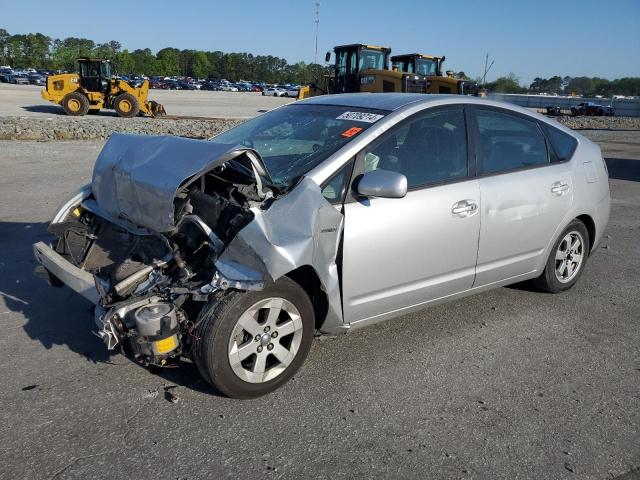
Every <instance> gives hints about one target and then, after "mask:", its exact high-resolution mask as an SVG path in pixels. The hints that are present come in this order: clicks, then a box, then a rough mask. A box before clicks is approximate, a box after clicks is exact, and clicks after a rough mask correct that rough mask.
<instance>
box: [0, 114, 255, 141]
mask: <svg viewBox="0 0 640 480" xmlns="http://www.w3.org/2000/svg"><path fill="white" fill-rule="evenodd" d="M243 121H244V120H239V119H226V120H225V119H211V120H169V119H156V118H143V117H138V118H118V117H105V118H96V117H93V116H92V117H81V118H70V117H55V118H50V119H47V118H23V117H3V118H0V140H95V139H105V138H107V137H109V135H111V134H112V133H114V132H126V133H145V134H148V135H178V136H181V137H190V138H209V137H212V136H213V135H215V134H218V133H220V132H223V131H224V130H227V129H229V128H231V127H234V126H235V125H238V124H239V123H241V122H243Z"/></svg>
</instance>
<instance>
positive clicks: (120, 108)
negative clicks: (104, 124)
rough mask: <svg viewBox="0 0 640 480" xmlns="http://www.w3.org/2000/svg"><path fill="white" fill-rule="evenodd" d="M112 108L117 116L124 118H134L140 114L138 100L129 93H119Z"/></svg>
mask: <svg viewBox="0 0 640 480" xmlns="http://www.w3.org/2000/svg"><path fill="white" fill-rule="evenodd" d="M113 108H114V109H115V111H116V112H117V113H118V115H119V116H121V117H124V118H131V117H135V116H136V115H138V113H140V104H139V103H138V99H137V98H136V97H134V96H133V95H131V94H130V93H121V94H120V95H118V96H117V97H116V99H115V100H114V102H113Z"/></svg>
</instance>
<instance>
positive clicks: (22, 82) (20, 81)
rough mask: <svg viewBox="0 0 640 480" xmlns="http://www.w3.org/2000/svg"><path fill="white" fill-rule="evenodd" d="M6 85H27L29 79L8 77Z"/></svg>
mask: <svg viewBox="0 0 640 480" xmlns="http://www.w3.org/2000/svg"><path fill="white" fill-rule="evenodd" d="M8 78H9V81H8V83H13V84H15V85H29V79H28V78H27V77H26V76H24V75H9V77H8Z"/></svg>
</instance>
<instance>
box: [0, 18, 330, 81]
mask: <svg viewBox="0 0 640 480" xmlns="http://www.w3.org/2000/svg"><path fill="white" fill-rule="evenodd" d="M89 56H91V57H99V58H106V59H109V60H111V62H112V65H113V67H114V68H115V70H116V72H117V73H118V74H122V75H142V74H144V75H148V76H167V77H170V76H183V77H193V78H209V77H210V78H225V79H227V80H231V81H237V80H241V79H243V80H260V81H264V82H268V83H286V82H296V83H310V82H312V81H315V80H317V79H319V78H321V77H322V75H323V73H324V72H325V67H323V66H322V65H318V64H313V63H305V62H298V63H295V64H289V63H287V61H286V60H285V59H284V58H278V57H274V56H272V55H253V54H251V53H224V52H220V51H202V50H189V49H186V50H179V49H177V48H163V49H162V50H160V51H158V52H157V53H155V54H154V53H153V52H152V51H151V50H150V49H148V48H144V49H137V50H134V51H132V52H130V51H129V50H127V49H123V48H122V45H121V44H120V42H117V41H115V40H112V41H110V42H106V43H95V42H94V41H93V40H89V39H86V38H75V37H69V38H65V39H62V40H61V39H52V38H51V37H48V36H46V35H43V34H41V33H29V34H16V35H11V34H10V33H9V32H7V31H6V30H5V29H0V65H11V66H12V67H15V68H30V67H31V68H44V69H49V70H64V71H75V70H77V64H76V59H77V58H78V57H89Z"/></svg>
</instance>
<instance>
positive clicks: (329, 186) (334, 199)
mask: <svg viewBox="0 0 640 480" xmlns="http://www.w3.org/2000/svg"><path fill="white" fill-rule="evenodd" d="M352 166H353V161H351V162H348V163H347V164H346V165H344V166H343V167H342V168H340V170H338V171H337V172H336V173H335V174H334V175H333V177H331V179H330V180H329V181H328V182H327V183H326V184H325V185H324V187H323V188H322V196H323V197H324V198H325V199H326V200H327V201H328V202H329V203H331V204H336V203H342V200H343V198H344V194H345V190H346V189H345V186H346V184H347V180H348V179H349V177H350V176H351V167H352Z"/></svg>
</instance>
